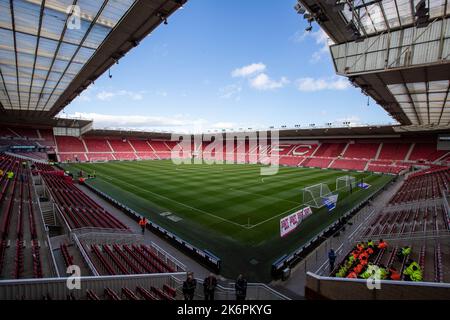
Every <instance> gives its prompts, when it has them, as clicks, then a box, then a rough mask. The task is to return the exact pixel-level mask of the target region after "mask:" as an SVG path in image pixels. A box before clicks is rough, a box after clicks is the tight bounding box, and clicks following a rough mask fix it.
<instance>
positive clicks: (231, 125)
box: [212, 122, 236, 129]
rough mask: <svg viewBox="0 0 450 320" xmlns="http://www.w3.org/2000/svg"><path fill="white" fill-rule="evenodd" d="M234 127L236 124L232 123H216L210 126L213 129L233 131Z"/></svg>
mask: <svg viewBox="0 0 450 320" xmlns="http://www.w3.org/2000/svg"><path fill="white" fill-rule="evenodd" d="M235 127H236V124H235V123H233V122H217V123H214V124H213V125H212V128H214V129H233V128H235Z"/></svg>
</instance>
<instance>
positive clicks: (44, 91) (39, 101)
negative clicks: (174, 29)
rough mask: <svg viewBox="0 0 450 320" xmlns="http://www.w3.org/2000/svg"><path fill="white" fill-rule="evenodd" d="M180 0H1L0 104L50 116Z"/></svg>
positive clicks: (0, 108)
mask: <svg viewBox="0 0 450 320" xmlns="http://www.w3.org/2000/svg"><path fill="white" fill-rule="evenodd" d="M185 2H186V0H95V1H93V0H0V111H2V112H3V113H13V114H17V112H19V113H21V114H24V112H25V113H26V114H27V115H28V116H30V117H38V118H49V117H53V116H55V115H56V114H57V113H58V112H59V111H60V110H61V109H62V108H64V107H65V106H66V105H67V104H68V103H69V102H70V101H72V100H73V99H74V98H75V97H76V96H77V95H79V94H80V93H81V92H82V91H83V90H84V89H86V88H87V87H88V86H89V85H90V84H91V83H92V82H93V81H94V80H95V79H97V78H98V77H99V76H100V75H101V74H102V73H104V72H105V71H106V70H107V69H108V68H109V67H110V66H111V65H112V64H114V63H116V62H117V61H118V60H119V59H120V58H121V57H123V56H124V55H125V54H126V53H127V52H128V51H129V50H130V49H131V48H133V47H135V46H137V45H138V44H139V41H140V40H141V39H143V38H144V37H145V36H146V35H147V34H148V33H150V32H151V31H152V30H153V29H155V28H156V27H157V26H158V25H159V24H161V23H162V22H166V21H167V20H166V19H167V17H168V16H170V15H171V14H172V13H173V12H175V11H176V10H177V9H178V8H180V7H181V6H182V5H183V4H184V3H185Z"/></svg>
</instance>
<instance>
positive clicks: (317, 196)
mask: <svg viewBox="0 0 450 320" xmlns="http://www.w3.org/2000/svg"><path fill="white" fill-rule="evenodd" d="M302 191H303V192H302V193H303V204H304V205H306V206H310V207H313V208H322V207H323V206H324V201H323V200H324V199H325V198H327V197H329V196H331V195H332V192H331V190H330V188H329V187H328V185H327V184H325V183H319V184H316V185H313V186H308V187H305V188H303V189H302Z"/></svg>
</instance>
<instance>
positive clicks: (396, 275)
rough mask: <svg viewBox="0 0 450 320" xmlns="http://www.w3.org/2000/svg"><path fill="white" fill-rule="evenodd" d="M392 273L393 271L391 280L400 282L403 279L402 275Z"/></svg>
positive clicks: (396, 272) (394, 271)
mask: <svg viewBox="0 0 450 320" xmlns="http://www.w3.org/2000/svg"><path fill="white" fill-rule="evenodd" d="M390 271H391V280H396V281H400V280H401V279H402V275H401V274H400V272H398V271H396V270H392V269H391V270H390Z"/></svg>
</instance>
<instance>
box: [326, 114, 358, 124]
mask: <svg viewBox="0 0 450 320" xmlns="http://www.w3.org/2000/svg"><path fill="white" fill-rule="evenodd" d="M344 122H348V123H349V124H348V125H349V126H357V125H360V124H361V119H360V118H359V117H358V116H355V115H352V116H347V117H344V118H339V119H336V120H334V121H332V123H333V124H335V125H337V126H342V124H343V123H344Z"/></svg>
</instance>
